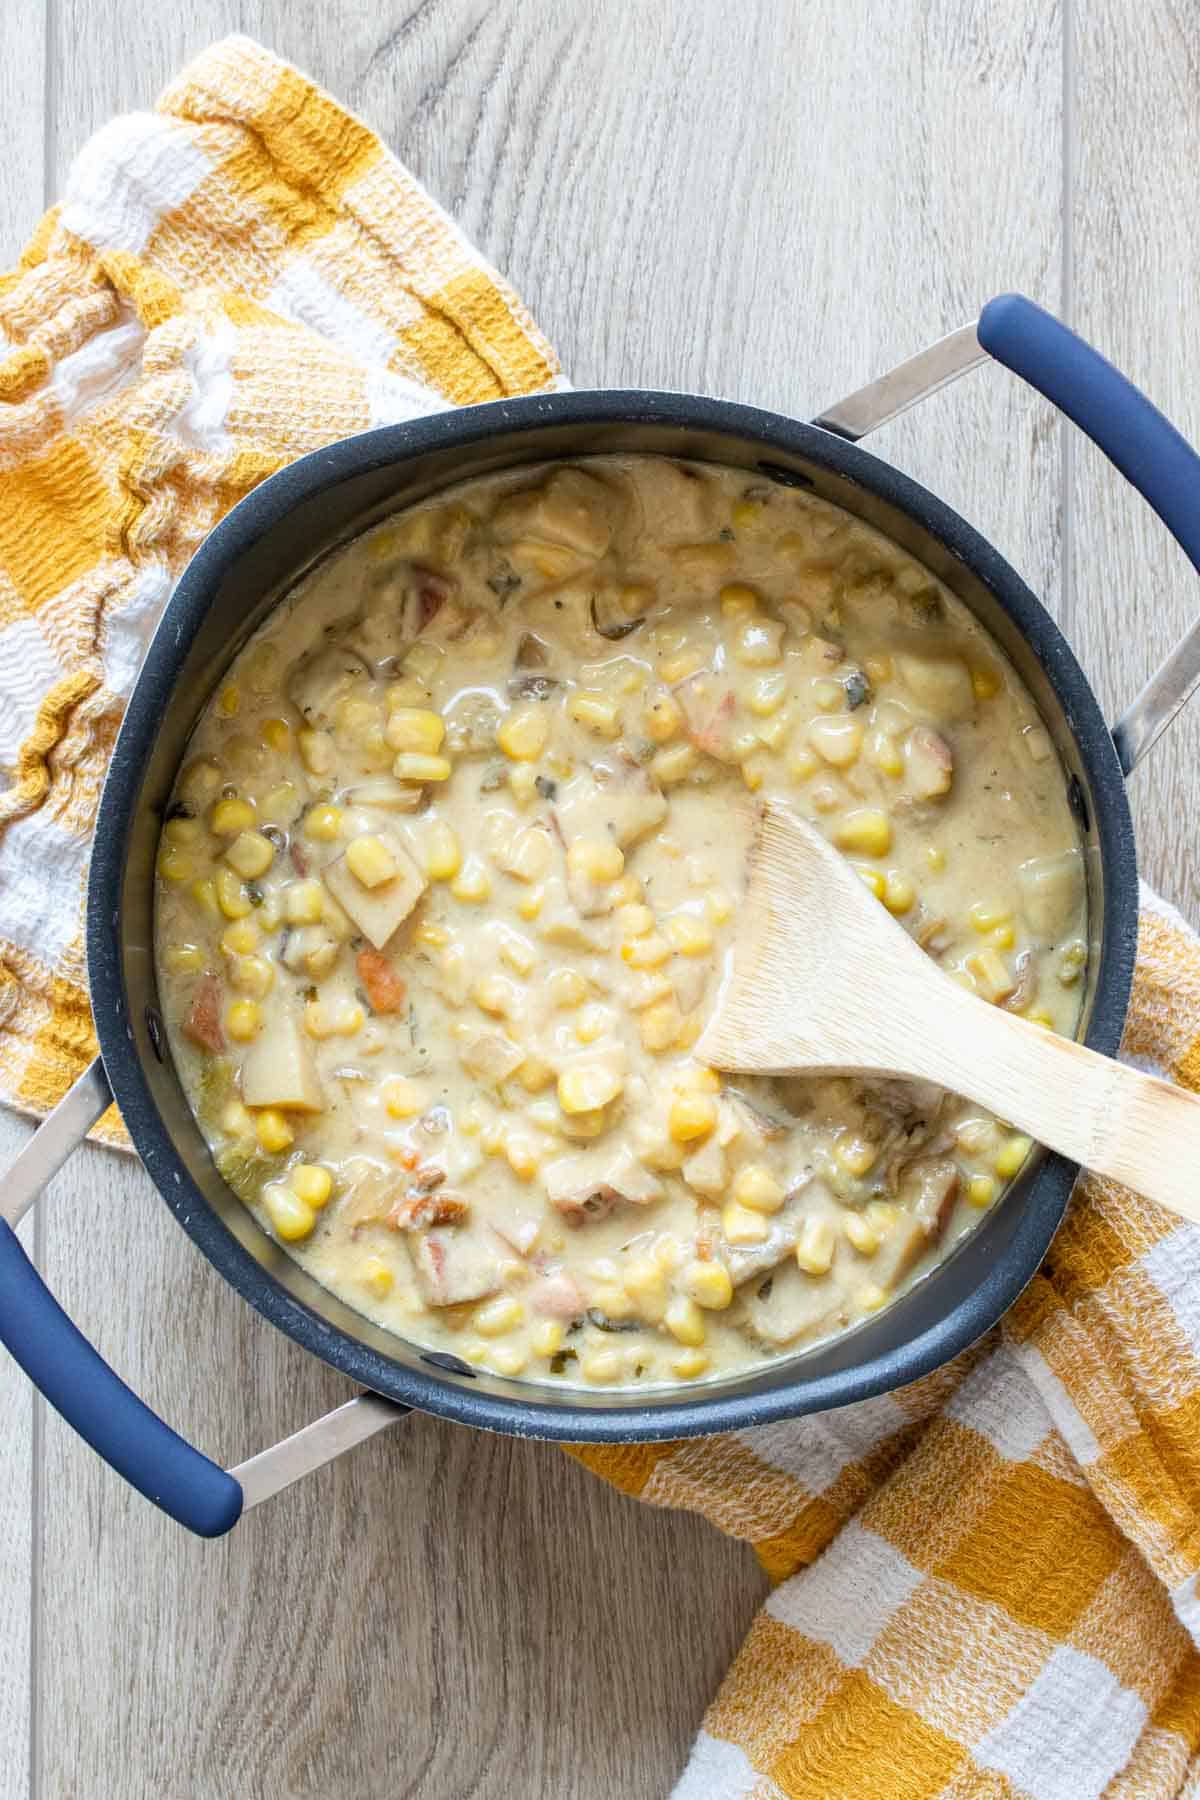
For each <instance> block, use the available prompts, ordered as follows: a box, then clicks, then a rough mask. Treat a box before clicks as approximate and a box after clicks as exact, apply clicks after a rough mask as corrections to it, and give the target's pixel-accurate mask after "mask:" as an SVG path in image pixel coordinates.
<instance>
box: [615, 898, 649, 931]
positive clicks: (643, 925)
mask: <svg viewBox="0 0 1200 1800" xmlns="http://www.w3.org/2000/svg"><path fill="white" fill-rule="evenodd" d="M614 917H615V919H616V922H617V929H618V931H619V932H620V933H621V936H622V937H624V938H639V937H647V936H649V934H650V932H652V931H653V930H654V914H653V913H652V912H651V911H650V908H649V907H648V906H637V905H634V906H618V908H617V910H616V913H615V914H614Z"/></svg>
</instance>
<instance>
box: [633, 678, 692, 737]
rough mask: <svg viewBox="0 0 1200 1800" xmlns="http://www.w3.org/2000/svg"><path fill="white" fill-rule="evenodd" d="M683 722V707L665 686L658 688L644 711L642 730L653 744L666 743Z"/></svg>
mask: <svg viewBox="0 0 1200 1800" xmlns="http://www.w3.org/2000/svg"><path fill="white" fill-rule="evenodd" d="M682 724H683V708H682V707H681V706H680V705H679V702H678V701H677V700H676V698H675V696H674V695H673V694H671V693H668V692H667V690H666V689H665V688H656V689H655V691H654V694H653V696H652V698H651V699H650V700H649V701H648V702H647V703H646V706H645V708H644V709H643V711H642V730H643V731H644V732H645V734H646V736H647V737H648V738H649V739H650V742H651V743H652V744H665V743H667V742H668V740H669V739H671V738H673V737H674V736H675V733H676V732H677V731H678V730H679V728H680V726H681V725H682Z"/></svg>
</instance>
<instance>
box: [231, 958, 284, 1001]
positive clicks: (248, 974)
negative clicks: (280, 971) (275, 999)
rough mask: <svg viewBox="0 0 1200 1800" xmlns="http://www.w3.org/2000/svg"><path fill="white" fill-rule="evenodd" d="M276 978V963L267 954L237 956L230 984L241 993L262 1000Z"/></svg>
mask: <svg viewBox="0 0 1200 1800" xmlns="http://www.w3.org/2000/svg"><path fill="white" fill-rule="evenodd" d="M274 980H275V965H274V964H273V963H271V962H269V961H268V960H267V958H266V957H265V956H237V957H235V958H234V960H233V966H232V968H231V969H230V971H229V982H230V986H231V987H234V988H236V989H237V991H238V993H239V994H250V995H252V996H253V998H254V999H255V1000H262V999H264V998H265V997H266V995H267V994H269V993H270V991H271V987H272V984H273V983H274Z"/></svg>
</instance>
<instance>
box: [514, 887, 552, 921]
mask: <svg viewBox="0 0 1200 1800" xmlns="http://www.w3.org/2000/svg"><path fill="white" fill-rule="evenodd" d="M545 900H546V890H545V888H543V887H534V888H530V889H529V892H528V893H526V894H522V895H521V897H520V899H519V900H518V901H517V911H518V913H519V914H520V915H521V917H522V918H523V919H536V918H537V916H538V914H539V913H540V912H541V910H542V907H543V905H544V904H545Z"/></svg>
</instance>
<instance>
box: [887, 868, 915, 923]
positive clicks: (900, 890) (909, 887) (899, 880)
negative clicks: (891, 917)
mask: <svg viewBox="0 0 1200 1800" xmlns="http://www.w3.org/2000/svg"><path fill="white" fill-rule="evenodd" d="M916 899H917V890H916V889H915V888H914V886H913V884H912V882H911V881H910V880H909V879H908V877H907V875H901V874H900V873H899V871H898V870H897V869H889V870H888V877H887V880H886V882H885V883H884V888H883V904H884V905H885V906H886V907H887V909H888V911H889V912H890V913H895V914H896V916H897V918H899V917H901V916H902V915H903V914H904V913H906V912H911V911H912V909H913V907H914V905H915V904H916Z"/></svg>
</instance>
